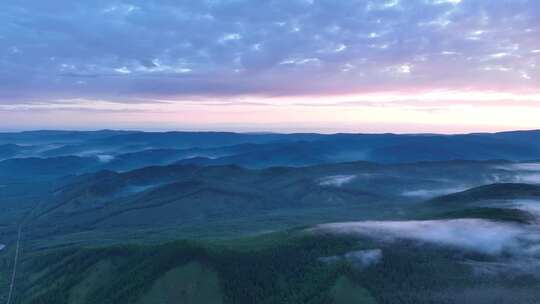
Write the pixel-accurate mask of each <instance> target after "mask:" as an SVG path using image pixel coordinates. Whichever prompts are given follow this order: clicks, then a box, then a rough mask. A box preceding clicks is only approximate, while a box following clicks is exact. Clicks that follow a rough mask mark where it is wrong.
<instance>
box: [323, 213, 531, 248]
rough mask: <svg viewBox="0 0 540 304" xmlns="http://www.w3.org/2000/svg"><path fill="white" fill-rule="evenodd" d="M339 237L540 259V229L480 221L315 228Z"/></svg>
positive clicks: (349, 224)
mask: <svg viewBox="0 0 540 304" xmlns="http://www.w3.org/2000/svg"><path fill="white" fill-rule="evenodd" d="M315 230H316V231H324V232H330V233H337V234H349V235H357V236H363V237H369V238H379V239H381V240H385V241H393V240H398V239H406V240H413V241H418V242H424V243H431V244H438V245H442V246H449V247H454V248H457V249H463V250H469V251H475V252H479V253H484V254H490V255H502V254H511V255H518V256H520V255H526V256H531V257H537V256H538V257H540V236H539V233H540V227H538V226H536V225H518V224H512V223H504V222H494V221H488V220H480V219H456V220H429V221H365V222H349V223H334V224H323V225H319V226H317V228H315Z"/></svg>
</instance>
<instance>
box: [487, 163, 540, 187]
mask: <svg viewBox="0 0 540 304" xmlns="http://www.w3.org/2000/svg"><path fill="white" fill-rule="evenodd" d="M496 169H500V170H505V171H510V172H512V173H513V175H514V177H513V180H512V182H515V183H526V184H540V163H517V164H509V165H502V166H496Z"/></svg>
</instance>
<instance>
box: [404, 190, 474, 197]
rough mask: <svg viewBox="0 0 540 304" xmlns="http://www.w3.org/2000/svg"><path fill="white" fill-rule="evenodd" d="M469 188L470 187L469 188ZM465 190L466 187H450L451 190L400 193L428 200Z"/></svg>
mask: <svg viewBox="0 0 540 304" xmlns="http://www.w3.org/2000/svg"><path fill="white" fill-rule="evenodd" d="M469 188H470V187H469ZM464 190H467V187H452V188H439V189H417V190H408V191H405V192H403V193H402V195H403V196H407V197H415V198H430V197H436V196H440V195H445V194H450V193H455V192H461V191H464Z"/></svg>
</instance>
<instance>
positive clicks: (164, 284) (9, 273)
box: [0, 131, 540, 304]
mask: <svg viewBox="0 0 540 304" xmlns="http://www.w3.org/2000/svg"><path fill="white" fill-rule="evenodd" d="M103 132H104V133H106V134H107V136H109V135H110V134H109V133H110V132H112V131H103ZM103 132H102V133H99V134H79V133H77V134H76V135H77V136H74V135H73V134H70V135H69V136H67V135H66V137H64V135H63V133H60V135H61V137H60V138H58V136H60V135H59V134H55V133H52V134H53V135H54V136H53V135H51V136H53V139H52V140H54V142H55V143H54V146H55V149H60V151H69V152H62V153H75V152H74V151H80V148H79V146H84V147H86V148H87V147H88V146H89V145H90V143H88V142H91V143H92V145H93V142H94V141H96V140H98V141H99V142H104V143H107V145H108V147H109V148H108V149H109V150H108V153H110V154H108V155H113V154H114V153H113V152H111V150H114V149H118V150H122V151H125V150H126V148H125V146H126V144H124V143H121V141H120V142H119V141H117V139H116V136H128V135H129V136H128V138H132V137H135V138H136V140H137V141H138V144H137V147H136V148H133V147H132V148H130V149H136V150H137V149H142V150H138V152H137V151H133V152H130V153H134V154H133V156H130V158H131V159H132V160H131V161H130V163H131V164H132V165H129V166H125V165H122V170H115V169H113V168H114V166H117V165H114V166H112V164H113V163H114V162H115V161H116V159H119V158H122V157H123V156H115V157H114V158H108V157H107V158H105V159H106V161H105V162H103V160H104V158H103V157H97V156H96V158H94V156H82V157H81V156H73V155H64V156H58V155H54V156H53V155H51V156H48V157H46V156H44V155H41V156H29V158H25V157H19V156H17V157H14V158H9V159H7V160H4V161H2V162H0V168H3V169H2V170H0V172H1V173H0V181H1V184H2V185H3V186H4V187H1V188H0V193H1V198H0V203H1V205H0V208H1V209H2V212H1V213H0V240H2V243H3V244H5V247H2V248H1V249H2V250H0V290H2V291H1V292H0V295H2V297H0V299H2V300H3V301H6V302H7V303H10V304H11V303H141V304H146V303H148V304H152V303H177V302H181V303H254V302H257V303H493V301H497V303H516V301H518V303H535V299H537V298H538V297H540V294H539V293H538V289H537V286H538V284H540V275H539V273H540V252H538V247H539V246H540V239H539V238H538V237H537V235H540V226H539V225H540V224H539V223H540V203H539V202H540V181H539V180H538V179H537V177H538V176H539V175H540V165H539V163H538V162H536V161H535V159H537V158H536V156H534V155H531V159H528V160H524V159H522V158H521V157H522V156H520V155H518V156H515V157H513V158H508V159H459V158H456V159H452V158H449V159H444V160H431V161H412V162H409V161H406V160H405V159H401V160H399V161H392V162H386V161H384V162H376V161H373V160H365V159H364V158H363V157H361V158H359V159H350V158H347V159H346V161H342V160H343V159H334V160H332V161H329V158H326V159H322V158H321V157H320V155H321V151H320V150H319V149H312V147H313V146H312V145H313V142H315V141H316V140H320V137H324V136H322V135H321V136H315V135H301V137H303V138H304V139H309V140H312V141H313V142H307V141H306V142H296V143H295V145H297V146H301V147H302V149H301V150H303V151H304V152H303V153H306V159H311V160H312V161H310V162H305V163H302V162H298V161H294V162H293V163H290V162H291V159H290V158H287V159H284V158H281V160H282V161H286V162H287V165H283V164H282V165H279V166H275V164H276V163H275V160H276V159H280V158H279V157H270V158H268V156H265V155H266V153H270V152H269V151H271V153H275V152H276V151H279V150H275V145H276V143H275V142H274V141H275V140H283V139H282V137H284V138H287V137H288V136H285V135H283V136H281V135H268V136H269V138H264V136H262V135H261V136H255V137H253V136H248V137H247V139H246V138H243V137H240V138H241V139H236V138H237V136H236V135H235V136H232V135H226V136H225V135H219V136H225V138H222V139H219V140H217V142H218V143H219V144H226V145H228V144H231V141H232V140H231V138H234V140H235V141H236V140H237V141H239V142H235V144H239V145H246V144H249V145H252V144H255V145H257V147H256V148H255V149H253V146H249V149H253V150H251V152H250V153H253V155H255V157H254V158H253V159H261V160H263V159H264V160H265V161H264V162H263V163H260V162H258V163H257V165H246V163H245V162H244V160H245V158H244V155H243V154H242V153H244V152H243V151H245V150H244V149H245V147H244V146H242V147H243V148H241V149H239V150H238V149H237V148H230V146H225V148H221V147H220V146H219V145H217V144H216V145H212V144H210V143H206V142H205V141H204V140H203V139H200V141H197V142H196V143H190V142H189V141H187V142H182V141H179V142H178V144H177V145H175V144H174V142H175V141H174V140H172V139H171V140H170V139H169V136H172V135H159V136H157V135H154V134H152V135H151V136H149V138H151V139H152V140H151V141H150V142H151V143H152V145H158V142H159V141H161V140H162V137H161V136H164V137H165V138H167V141H166V142H167V145H168V146H167V149H177V148H181V149H191V151H194V150H199V151H202V150H205V149H212V151H217V150H220V151H224V150H227V151H228V153H233V154H234V153H240V154H239V155H242V156H238V157H237V158H229V159H230V160H231V162H230V163H227V162H221V161H220V162H216V163H207V161H206V160H205V161H197V162H192V161H190V160H193V158H190V157H191V156H192V155H187V154H183V152H182V153H177V152H174V153H172V154H169V152H168V151H167V153H165V154H166V155H167V157H166V158H163V160H162V162H161V161H160V162H156V159H159V157H156V158H155V157H154V155H155V154H154V153H155V151H154V150H146V149H147V148H145V147H147V144H146V143H145V142H144V140H142V139H141V137H143V138H144V136H143V135H141V134H139V133H134V134H131V133H128V134H122V135H116V133H114V134H113V135H110V136H112V138H114V140H113V139H109V138H108V137H107V136H105V137H104V138H102V137H101V136H104V135H103ZM534 134H536V133H532V134H531V136H535V135H534ZM72 136H74V138H72V139H71V140H67V138H71V137H72ZM156 136H157V138H159V141H157V140H155V139H154V138H155V137H156ZM177 136H179V135H176V134H175V135H174V136H173V138H177ZM182 136H187V135H182ZM215 136H218V135H212V138H211V141H214V140H216V139H215ZM219 136H218V137H219ZM280 136H281V137H280ZM297 136H300V135H297ZM336 136H337V135H336ZM351 136H353V135H348V137H351ZM359 136H360V137H362V135H359ZM482 136H485V137H489V138H493V137H497V135H489V136H488V135H482ZM505 136H506V135H505ZM521 136H525V135H520V136H518V137H521ZM96 137H98V139H96ZM353 137H354V136H353ZM382 137H384V136H382ZM6 138H7V139H6ZM14 138H15V139H16V136H15V135H14V134H10V135H9V137H5V136H4V138H3V137H2V136H0V141H1V140H4V141H7V140H8V139H9V140H12V141H13V142H15V143H20V142H24V140H26V139H27V138H32V137H31V136H29V135H28V134H24V135H21V138H22V139H17V140H15V139H14ZM188 138H192V137H188ZM193 138H197V137H196V136H193ZM202 138H204V136H203V137H202ZM254 138H255V139H254ZM411 138H412V139H411V143H406V144H407V145H409V144H413V143H416V142H417V141H419V139H417V138H415V137H414V136H413V137H411ZM45 139H46V137H43V136H42V137H41V142H39V143H35V144H36V145H44V146H50V145H52V143H50V142H47V141H46V140H45ZM59 140H62V141H64V142H69V144H68V146H67V147H69V149H68V148H67V147H66V146H61V145H60V144H59V143H58V141H59ZM130 140H131V139H130ZM169 140H170V141H169ZM286 140H288V139H286ZM348 140H349V139H348ZM252 141H256V143H252ZM400 141H406V142H407V140H405V139H400ZM512 141H513V142H516V141H517V140H516V139H512ZM110 142H114V143H116V144H118V146H117V147H114V145H113V144H111V143H110ZM268 142H272V143H271V144H269V143H268ZM520 142H521V141H520ZM66 144H67V143H66ZM282 144H284V145H288V144H287V143H286V142H285V143H280V144H278V145H282ZM327 144H328V143H326V142H325V145H327ZM131 145H134V142H131ZM192 145H200V146H192ZM259 145H263V146H264V145H271V147H272V148H268V149H269V150H266V148H265V150H264V151H263V152H261V150H260V147H259ZM377 145H383V144H382V143H378V144H377ZM420 145H426V143H425V142H422V143H421V144H420ZM61 147H64V148H61ZM75 147H77V148H75ZM287 147H288V148H287V149H289V148H290V146H287ZM325 149H328V148H325ZM332 149H335V148H332ZM340 149H344V150H343V151H345V150H350V151H354V150H355V149H357V147H356V146H355V145H352V146H350V147H347V148H340ZM448 149H449V150H452V149H454V148H453V147H448ZM534 149H536V147H534V146H533V145H531V146H530V148H529V150H530V151H533V150H534ZM37 150H40V149H37V148H36V151H37ZM149 151H151V152H149ZM175 151H179V150H175ZM238 151H241V152H238ZM418 151H420V149H412V150H405V152H403V151H400V152H399V154H400V155H402V154H403V153H412V154H410V156H408V157H407V159H415V158H422V157H425V155H424V154H418V155H416V153H418ZM426 151H429V148H428V149H422V153H425V152H426ZM102 152H103V151H100V153H102ZM55 153H57V152H55ZM122 153H123V152H122ZM147 153H149V154H148V159H145V158H144V157H141V158H139V157H140V155H146V154H147ZM220 153H222V152H220ZM223 153H224V152H223ZM325 153H326V152H325ZM331 153H335V150H334V151H333V152H331ZM349 154H350V153H349ZM74 155H75V154H74ZM100 155H102V154H100ZM114 155H116V154H114ZM118 155H123V154H118ZM157 155H159V153H158V154H157ZM350 155H355V154H354V153H352V154H350ZM357 155H365V154H363V153H358V154H357ZM415 155H416V156H415ZM533 156H534V157H533ZM117 157H118V158H117ZM228 157H230V156H228ZM539 158H540V157H539ZM214 159H219V158H214ZM88 160H89V161H90V163H88V162H87V161H88ZM135 160H138V161H136V162H134V161H135ZM201 160H202V159H201ZM281 160H280V161H281ZM72 161H75V162H72ZM96 163H99V164H100V165H95V164H96ZM251 164H254V163H251ZM109 165H111V167H107V166H109ZM8 168H10V169H9V171H8ZM16 168H17V169H16ZM117 168H119V167H117ZM516 299H517V300H516Z"/></svg>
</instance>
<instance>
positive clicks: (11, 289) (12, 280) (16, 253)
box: [6, 225, 22, 304]
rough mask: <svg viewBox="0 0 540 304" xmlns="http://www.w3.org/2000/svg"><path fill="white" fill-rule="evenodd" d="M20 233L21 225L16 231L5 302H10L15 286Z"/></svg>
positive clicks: (9, 303)
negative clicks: (9, 280) (11, 267)
mask: <svg viewBox="0 0 540 304" xmlns="http://www.w3.org/2000/svg"><path fill="white" fill-rule="evenodd" d="M21 235H22V225H21V226H19V229H18V232H17V244H16V246H15V259H14V260H13V272H12V273H11V282H10V283H9V293H8V298H7V302H6V303H7V304H11V299H12V297H13V289H14V287H15V277H16V275H17V263H18V262H19V248H20V247H21Z"/></svg>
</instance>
